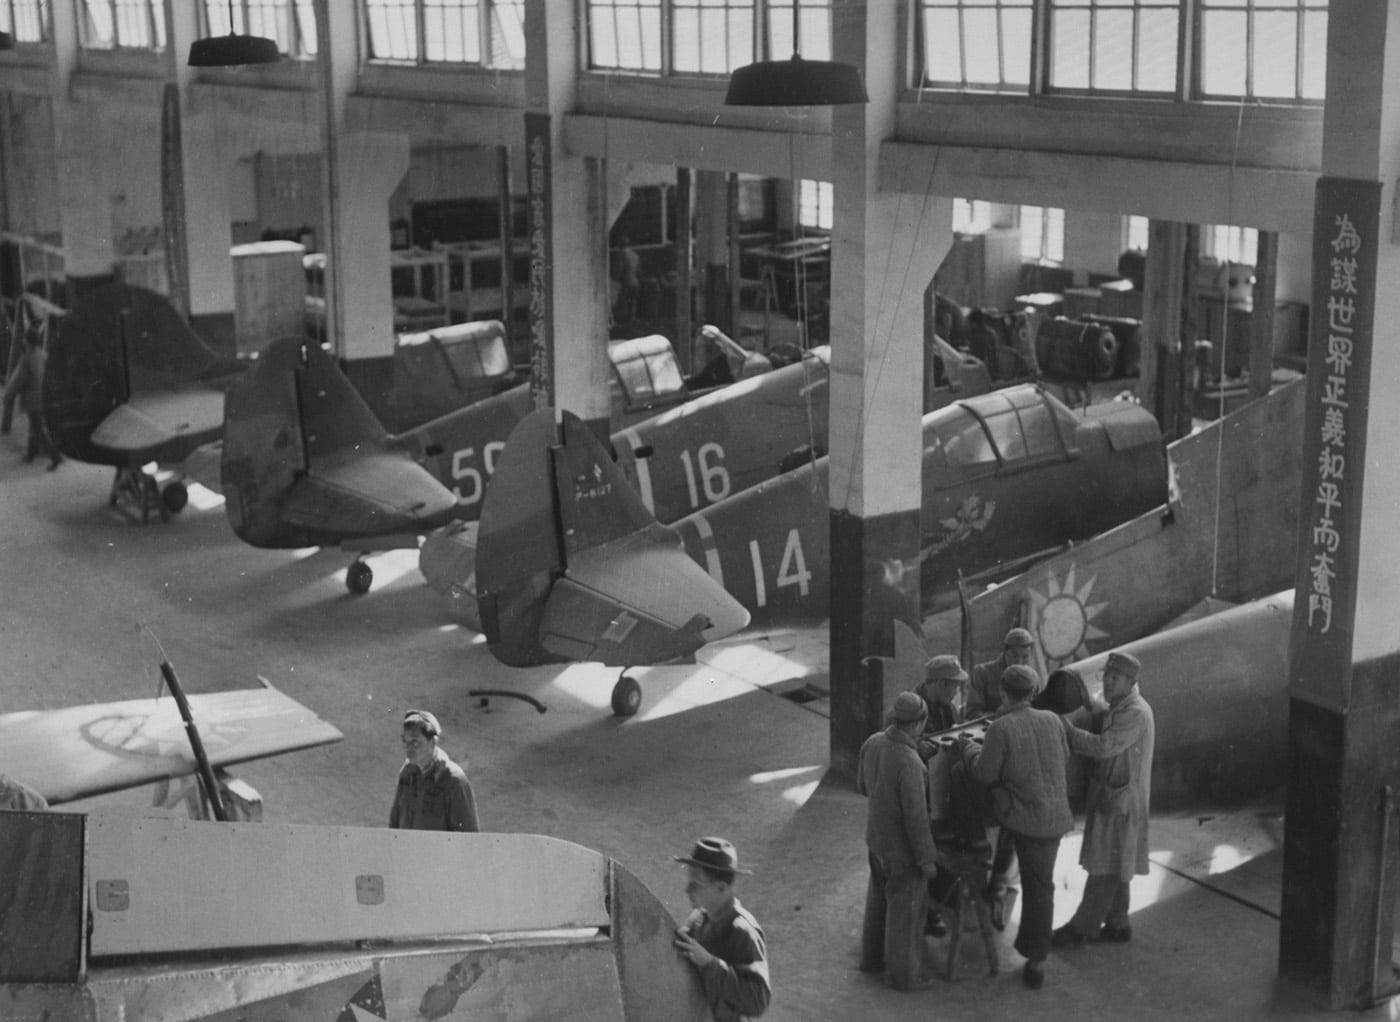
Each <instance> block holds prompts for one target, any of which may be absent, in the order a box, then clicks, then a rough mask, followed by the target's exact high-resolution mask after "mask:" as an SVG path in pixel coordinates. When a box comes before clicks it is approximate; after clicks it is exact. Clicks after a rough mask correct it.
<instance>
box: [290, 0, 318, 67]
mask: <svg viewBox="0 0 1400 1022" xmlns="http://www.w3.org/2000/svg"><path fill="white" fill-rule="evenodd" d="M296 15H297V30H298V33H299V36H298V43H299V45H300V47H301V49H300V50H299V51H298V55H299V56H303V57H314V56H316V54H317V52H318V50H317V47H318V45H319V39H320V37H319V36H318V35H317V34H316V5H315V4H313V3H312V2H311V0H296Z"/></svg>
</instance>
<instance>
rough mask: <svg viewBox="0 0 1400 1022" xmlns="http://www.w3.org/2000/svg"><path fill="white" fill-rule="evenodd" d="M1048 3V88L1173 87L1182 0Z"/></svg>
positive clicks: (1138, 89)
mask: <svg viewBox="0 0 1400 1022" xmlns="http://www.w3.org/2000/svg"><path fill="white" fill-rule="evenodd" d="M1048 3H1049V5H1050V30H1051V36H1052V39H1051V45H1050V58H1051V65H1050V85H1051V86H1052V87H1053V88H1062V89H1103V90H1106V91H1111V92H1128V91H1134V92H1152V93H1163V92H1171V91H1173V90H1174V89H1175V86H1176V78H1177V42H1178V36H1179V35H1180V24H1181V23H1180V16H1179V8H1180V5H1181V0H1048ZM1085 65H1087V66H1085Z"/></svg>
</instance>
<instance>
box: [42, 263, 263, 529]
mask: <svg viewBox="0 0 1400 1022" xmlns="http://www.w3.org/2000/svg"><path fill="white" fill-rule="evenodd" d="M246 367H247V366H246V363H244V362H242V361H240V360H238V359H234V358H229V357H227V356H223V355H219V354H217V353H216V352H214V351H213V350H212V349H210V348H209V347H208V346H207V345H206V344H205V343H204V342H203V341H202V340H200V338H199V337H198V335H196V334H195V333H194V331H192V330H191V329H190V327H189V324H188V323H186V322H185V320H184V319H183V318H182V317H181V316H180V314H179V313H178V312H176V311H175V308H174V306H172V305H171V304H170V303H169V302H168V301H167V300H166V299H165V298H164V297H162V296H161V295H158V294H156V293H155V292H153V291H148V290H146V289H145V288H141V287H136V286H134V285H130V284H121V283H117V284H106V285H103V286H102V287H99V288H97V289H95V290H93V291H91V292H90V293H88V294H87V295H84V296H83V297H82V299H80V300H79V301H78V302H77V303H76V304H75V305H74V307H73V309H72V310H71V311H70V312H69V313H68V314H67V315H66V316H64V317H63V319H62V320H61V322H60V326H59V329H58V333H57V336H56V337H54V338H53V340H51V341H50V342H49V356H48V365H47V367H46V369H45V372H44V417H45V422H46V424H47V426H48V429H49V433H50V435H51V436H52V437H53V439H54V443H55V444H57V445H58V449H59V450H60V451H62V452H63V453H64V454H65V455H67V456H68V457H70V458H74V459H76V460H78V461H86V462H91V463H94V464H98V465H111V466H113V468H115V469H116V475H115V477H114V478H113V480H112V489H111V492H110V494H109V497H108V500H109V503H110V504H112V505H113V506H115V505H116V503H117V502H118V500H120V499H123V498H127V499H130V500H132V501H133V502H134V503H135V504H136V506H137V507H138V508H139V509H140V510H141V516H142V520H143V521H145V520H146V518H147V516H148V514H149V512H150V511H151V510H157V511H159V513H160V516H161V519H162V520H164V521H168V520H169V517H170V515H172V514H177V513H179V512H180V511H181V510H183V509H184V507H185V503H186V501H187V500H188V493H187V491H186V488H185V485H184V482H183V473H182V472H177V474H176V477H175V478H174V479H173V480H170V481H167V482H165V484H164V485H160V484H159V483H158V482H157V480H156V477H155V475H153V474H152V473H151V472H149V471H147V470H146V468H145V466H147V465H149V464H151V463H152V462H155V463H157V464H161V465H176V466H178V465H180V464H181V463H182V462H183V461H184V460H185V458H186V457H188V456H189V455H190V454H191V453H192V452H194V451H195V449H196V448H198V447H200V446H201V445H203V444H207V443H209V442H211V441H214V440H217V439H218V436H219V431H220V430H221V429H222V428H223V420H224V390H225V389H226V388H227V387H228V385H229V384H230V383H231V382H232V381H233V380H235V379H237V378H238V377H239V376H241V375H242V374H243V373H244V372H245V371H246Z"/></svg>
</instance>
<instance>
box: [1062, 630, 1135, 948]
mask: <svg viewBox="0 0 1400 1022" xmlns="http://www.w3.org/2000/svg"><path fill="white" fill-rule="evenodd" d="M1141 667H1142V664H1141V663H1140V662H1139V661H1138V659H1137V657H1135V656H1132V655H1131V654H1128V653H1117V652H1115V653H1110V654H1109V655H1108V661H1107V663H1106V664H1105V665H1104V674H1103V691H1104V696H1105V698H1107V700H1108V710H1107V712H1106V713H1105V714H1104V717H1103V723H1102V726H1101V727H1099V728H1098V733H1097V734H1094V733H1091V732H1089V731H1083V730H1081V729H1079V728H1077V727H1075V726H1074V725H1073V724H1071V723H1069V721H1068V720H1066V721H1065V725H1064V726H1065V737H1066V738H1068V739H1069V747H1070V749H1071V750H1072V751H1073V752H1076V753H1078V754H1079V755H1081V756H1087V757H1088V758H1089V759H1090V760H1092V764H1091V766H1092V769H1091V771H1090V775H1089V792H1088V796H1087V798H1086V799H1085V819H1084V844H1083V846H1082V847H1081V849H1080V852H1079V864H1080V865H1081V866H1083V867H1084V869H1085V870H1086V871H1087V872H1088V874H1089V878H1088V880H1087V881H1086V882H1085V884H1084V897H1083V898H1082V899H1081V901H1080V903H1079V909H1078V910H1077V911H1076V912H1075V913H1074V918H1073V919H1071V920H1070V921H1069V922H1068V923H1066V924H1065V925H1064V926H1062V927H1060V928H1059V929H1058V930H1056V931H1055V932H1054V934H1053V935H1052V937H1051V943H1052V944H1053V945H1054V946H1056V947H1076V946H1078V945H1081V944H1083V943H1084V942H1085V941H1086V940H1091V939H1092V940H1107V941H1116V942H1119V943H1125V942H1127V941H1129V940H1132V937H1133V929H1132V927H1131V926H1130V925H1129V924H1128V882H1129V881H1130V880H1132V878H1133V877H1134V876H1135V875H1142V874H1145V873H1146V872H1147V813H1148V808H1149V805H1150V803H1151V800H1152V746H1153V740H1154V726H1153V721H1152V707H1150V706H1148V705H1147V700H1146V699H1144V698H1143V697H1142V693H1140V692H1139V691H1138V684H1137V677H1138V671H1139V670H1140V669H1141Z"/></svg>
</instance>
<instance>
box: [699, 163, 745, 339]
mask: <svg viewBox="0 0 1400 1022" xmlns="http://www.w3.org/2000/svg"><path fill="white" fill-rule="evenodd" d="M729 252H730V238H729V175H728V174H721V173H719V172H717V171H713V170H697V171H696V172H695V263H696V266H697V267H698V268H699V272H700V276H701V280H700V287H701V289H702V290H701V294H702V295H703V299H702V305H701V308H700V311H699V317H700V318H699V322H700V323H713V324H714V325H716V326H718V327H720V328H721V329H723V330H724V331H725V332H726V333H728V334H729V335H730V336H731V337H733V338H734V339H735V340H736V341H737V340H739V325H738V314H737V310H733V309H732V308H731V300H730V294H731V291H732V288H731V287H730V279H729ZM738 272H739V271H738V267H735V270H734V275H735V277H736V278H737V277H738Z"/></svg>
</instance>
